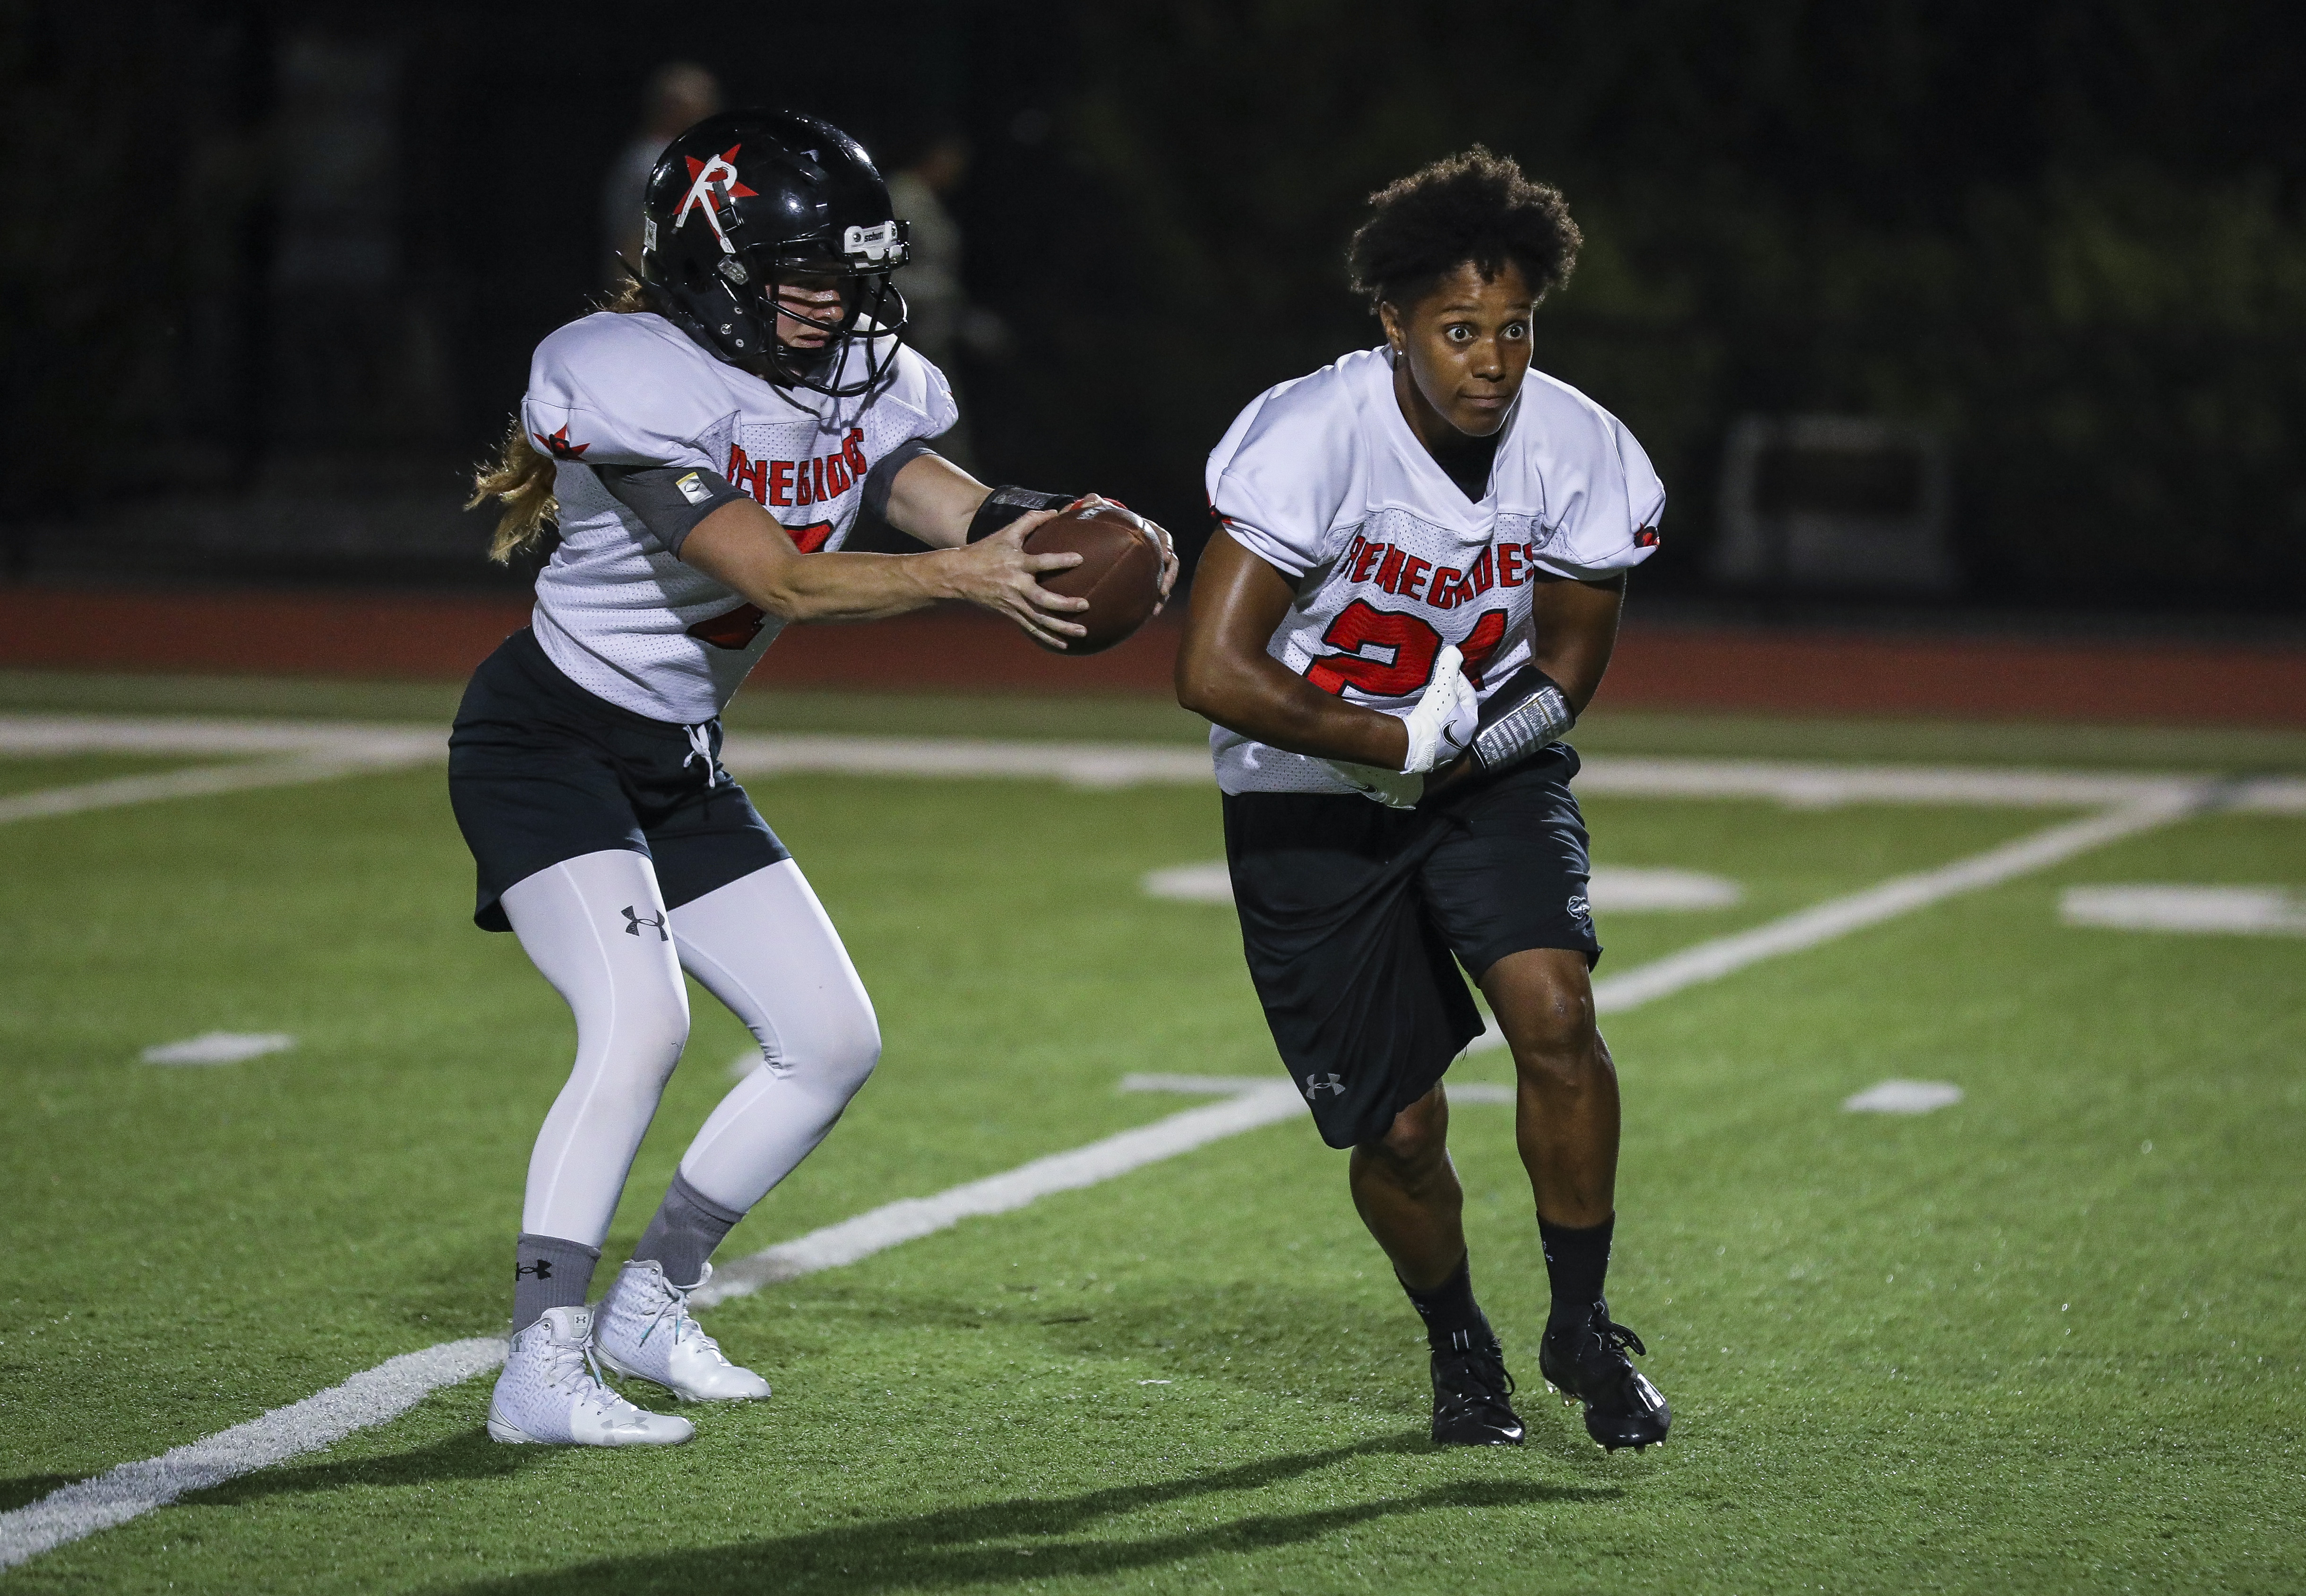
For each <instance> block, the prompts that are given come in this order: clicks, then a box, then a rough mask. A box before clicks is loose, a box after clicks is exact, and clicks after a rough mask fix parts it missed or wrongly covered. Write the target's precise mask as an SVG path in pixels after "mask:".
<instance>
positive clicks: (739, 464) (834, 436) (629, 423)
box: [521, 311, 959, 725]
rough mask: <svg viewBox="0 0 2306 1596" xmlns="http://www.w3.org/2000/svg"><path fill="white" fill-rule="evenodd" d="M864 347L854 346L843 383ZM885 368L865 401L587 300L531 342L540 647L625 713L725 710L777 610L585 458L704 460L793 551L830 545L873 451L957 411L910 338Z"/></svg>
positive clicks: (936, 429) (854, 502)
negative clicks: (775, 374)
mask: <svg viewBox="0 0 2306 1596" xmlns="http://www.w3.org/2000/svg"><path fill="white" fill-rule="evenodd" d="M864 358H865V356H864V352H863V350H862V349H861V348H852V349H851V351H850V354H849V357H848V362H847V364H846V365H845V366H844V368H843V373H842V375H843V379H844V380H849V379H850V377H851V376H852V375H854V374H858V373H860V372H861V368H862V363H863V361H864ZM894 366H895V371H894V376H893V380H892V381H890V382H889V383H888V384H886V385H885V386H884V387H883V388H881V389H880V390H879V391H878V392H877V393H875V394H873V395H871V396H870V397H869V398H847V399H835V398H830V397H826V396H824V395H823V394H818V393H812V392H810V391H808V390H807V389H805V388H790V389H788V388H778V387H776V386H774V385H773V384H772V383H769V382H767V381H765V380H763V379H761V378H758V377H756V376H754V375H752V374H751V373H750V372H747V371H739V370H738V369H737V368H736V367H735V366H732V365H729V364H727V363H724V362H722V361H719V360H716V359H714V358H713V356H712V355H710V354H706V353H705V350H704V349H703V348H701V347H700V346H698V345H697V344H696V341H695V340H694V339H692V338H690V337H688V334H686V333H684V332H682V331H681V330H680V329H679V328H677V327H675V326H674V325H673V324H672V323H671V322H670V321H667V320H664V318H662V317H661V316H656V315H651V314H648V313H646V312H641V313H637V314H620V313H617V312H608V311H602V312H595V313H594V314H593V315H590V316H586V317H585V318H583V319H582V320H576V321H572V322H570V323H569V324H568V326H566V327H564V328H562V329H560V330H559V331H558V332H556V333H554V334H553V335H552V336H551V337H549V338H546V339H545V340H544V342H543V343H542V344H540V345H538V346H537V347H536V355H535V358H534V361H532V362H531V363H530V365H529V371H528V394H527V397H525V399H524V400H523V401H522V403H521V421H522V424H523V426H524V428H525V431H527V433H528V436H529V440H530V446H531V447H532V448H534V449H536V451H537V452H538V453H540V454H547V455H550V456H551V457H553V458H554V459H556V460H558V461H559V471H558V473H557V474H555V477H554V480H553V491H554V493H555V495H556V496H557V497H558V498H559V501H560V546H559V548H558V549H556V550H553V552H552V559H551V562H550V563H549V564H547V565H546V566H545V568H544V569H543V570H542V571H541V572H540V573H538V575H537V578H536V612H535V619H534V625H535V628H536V640H537V642H538V643H539V644H542V646H543V649H544V652H545V653H546V655H547V656H549V657H550V658H551V661H552V662H553V663H554V664H555V665H558V666H559V668H560V669H561V670H562V671H564V672H566V673H567V675H568V678H569V679H570V680H572V681H574V682H576V684H577V685H578V686H579V687H584V688H585V690H586V691H587V692H590V693H592V694H594V695H595V696H599V697H602V698H605V699H606V700H608V701H609V702H610V703H611V704H616V705H618V706H619V707H620V708H623V709H628V710H631V711H632V712H634V713H636V714H642V715H646V716H648V717H650V718H651V719H652V720H658V721H679V722H681V723H683V724H685V725H695V724H696V723H697V722H699V721H708V720H711V719H712V718H713V716H714V715H717V714H719V713H721V708H722V705H723V704H727V703H728V702H729V699H730V696H731V695H732V694H734V693H735V692H736V690H737V687H738V685H739V683H741V682H742V681H743V680H744V679H745V673H746V672H747V671H748V670H751V669H752V668H753V662H754V661H756V660H757V659H759V658H760V657H761V653H762V651H763V650H764V649H766V648H767V647H768V645H769V644H771V643H772V642H773V641H775V639H776V636H777V633H778V632H779V631H780V630H781V627H782V625H783V623H782V622H781V621H779V620H778V619H776V618H774V617H773V616H764V615H763V614H762V613H761V611H760V610H757V609H756V608H755V607H754V606H753V605H752V604H750V603H747V602H746V601H745V600H744V599H743V598H742V597H740V596H739V594H738V593H736V592H735V591H733V590H732V589H730V588H728V587H725V586H723V585H722V584H721V583H719V582H716V581H715V580H713V578H712V577H710V576H706V575H705V573H704V572H702V571H700V570H698V569H696V568H695V567H693V566H689V565H685V564H683V563H682V562H681V561H680V560H679V559H676V558H675V557H674V556H673V555H672V554H671V553H670V551H669V550H666V549H665V547H664V546H663V545H662V543H661V542H658V541H657V540H656V538H655V537H653V535H651V533H650V532H649V530H648V528H647V527H646V526H645V525H643V524H642V522H641V518H640V517H639V516H637V515H636V514H635V513H634V512H633V511H632V510H631V509H630V508H628V507H627V506H625V505H624V504H622V503H620V502H619V500H617V499H614V498H612V497H611V495H610V493H609V491H608V490H607V488H605V487H604V486H602V482H601V480H600V478H599V477H597V476H595V475H594V474H593V471H592V470H591V467H593V466H595V465H639V466H646V465H687V466H699V467H702V468H704V469H705V470H708V471H711V472H712V473H713V474H715V475H717V476H723V477H726V478H727V479H728V480H729V481H730V482H733V483H735V484H736V485H737V486H738V487H739V489H741V490H742V491H745V492H747V493H748V494H750V495H751V496H752V497H753V499H755V500H756V501H757V502H758V503H759V504H760V505H761V506H762V507H763V508H765V509H766V510H767V511H768V512H769V514H771V515H772V516H775V517H776V518H777V520H778V522H779V523H780V524H781V525H782V526H783V527H784V529H785V530H786V531H787V532H788V533H791V534H792V539H793V542H795V543H797V544H799V546H800V549H801V551H802V552H803V553H808V554H814V553H816V552H817V551H819V550H825V549H838V548H840V547H841V543H842V542H844V541H845V540H846V539H847V538H848V536H849V531H850V527H851V526H853V525H855V524H856V521H857V512H858V509H859V508H862V507H863V504H864V497H865V475H866V473H867V472H868V471H870V470H871V469H872V467H873V465H874V463H875V461H877V460H879V459H881V458H882V457H884V456H885V455H887V454H888V453H889V451H890V450H892V449H893V448H897V447H898V446H899V445H901V444H902V443H905V442H907V441H909V440H912V439H915V438H934V437H935V436H936V435H937V434H938V433H941V432H943V431H945V430H946V429H947V428H949V427H951V426H952V423H953V422H954V421H955V420H956V419H957V417H958V414H959V413H958V412H957V411H956V410H955V409H954V407H953V402H952V389H951V388H949V387H948V386H947V385H946V383H945V380H944V373H942V372H940V371H938V370H937V369H936V368H935V366H933V365H931V364H930V363H928V362H927V361H926V360H924V359H922V358H921V357H920V356H919V355H918V354H915V353H914V352H913V351H912V350H911V349H909V348H907V349H900V350H899V351H898V353H897V356H896V360H895V362H894Z"/></svg>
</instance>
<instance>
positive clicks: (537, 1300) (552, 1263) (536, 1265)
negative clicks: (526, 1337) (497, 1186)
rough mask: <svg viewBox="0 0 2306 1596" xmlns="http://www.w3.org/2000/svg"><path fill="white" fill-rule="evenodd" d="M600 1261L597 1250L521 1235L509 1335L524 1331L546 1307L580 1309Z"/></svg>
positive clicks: (514, 1268)
mask: <svg viewBox="0 0 2306 1596" xmlns="http://www.w3.org/2000/svg"><path fill="white" fill-rule="evenodd" d="M600 1261H601V1250H600V1249H599V1248H598V1247H587V1246H586V1245H585V1243H584V1242H564V1241H562V1240H561V1239H560V1238H559V1236H532V1235H528V1234H526V1233H524V1234H523V1235H522V1236H521V1238H520V1250H519V1254H518V1256H517V1258H516V1259H515V1260H514V1263H513V1275H512V1333H513V1334H514V1335H516V1336H517V1335H519V1334H520V1333H521V1332H522V1331H523V1330H525V1329H527V1328H528V1327H529V1326H531V1325H533V1324H534V1323H535V1322H536V1321H537V1320H538V1319H542V1318H543V1317H544V1310H546V1309H548V1308H576V1307H579V1306H581V1305H582V1304H583V1302H584V1301H585V1293H587V1292H589V1291H591V1290H592V1289H593V1266H594V1264H596V1263H599V1262H600Z"/></svg>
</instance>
